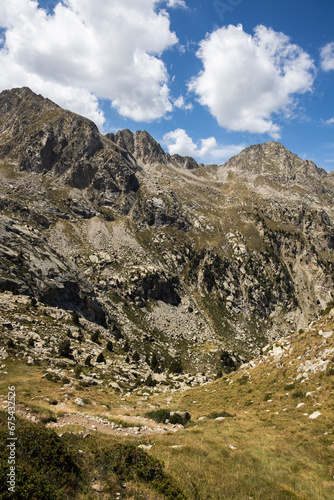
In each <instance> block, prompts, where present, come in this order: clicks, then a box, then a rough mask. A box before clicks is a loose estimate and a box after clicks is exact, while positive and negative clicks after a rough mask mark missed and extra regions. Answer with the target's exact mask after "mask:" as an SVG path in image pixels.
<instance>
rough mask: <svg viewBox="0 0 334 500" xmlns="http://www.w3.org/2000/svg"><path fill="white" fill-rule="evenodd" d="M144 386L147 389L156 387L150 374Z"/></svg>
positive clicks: (155, 382)
mask: <svg viewBox="0 0 334 500" xmlns="http://www.w3.org/2000/svg"><path fill="white" fill-rule="evenodd" d="M144 384H145V385H147V387H155V386H156V385H157V381H156V380H154V378H153V377H152V375H151V374H149V376H148V377H147V379H146V380H145V382H144Z"/></svg>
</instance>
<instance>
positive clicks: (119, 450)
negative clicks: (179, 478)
mask: <svg viewBox="0 0 334 500" xmlns="http://www.w3.org/2000/svg"><path fill="white" fill-rule="evenodd" d="M96 463H97V464H98V465H99V466H100V467H101V468H102V471H103V472H104V474H105V476H106V478H107V482H108V476H109V478H110V473H112V474H116V475H117V476H118V478H119V479H120V480H121V481H122V482H124V481H139V482H143V483H148V484H149V485H150V486H151V487H152V488H154V489H155V490H156V491H158V492H159V493H161V494H162V495H164V497H165V498H166V500H185V499H186V497H185V495H184V494H183V492H182V490H181V488H180V487H179V486H178V485H177V484H176V482H175V481H174V480H173V479H172V478H171V477H169V476H168V475H167V474H166V473H165V472H164V465H163V463H162V462H160V461H159V460H157V459H156V458H153V457H151V456H150V455H148V454H147V453H146V452H145V451H144V450H142V449H140V448H138V447H137V446H135V445H134V444H127V443H124V444H123V443H119V444H116V445H114V446H112V447H107V448H103V449H99V450H96ZM109 481H110V479H109Z"/></svg>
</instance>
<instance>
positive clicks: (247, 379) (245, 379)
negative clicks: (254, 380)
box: [236, 375, 249, 385]
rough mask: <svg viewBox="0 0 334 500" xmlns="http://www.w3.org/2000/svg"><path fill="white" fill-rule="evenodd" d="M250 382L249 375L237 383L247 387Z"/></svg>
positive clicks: (239, 379)
mask: <svg viewBox="0 0 334 500" xmlns="http://www.w3.org/2000/svg"><path fill="white" fill-rule="evenodd" d="M248 381H249V377H248V376H247V375H243V376H242V377H240V378H238V379H237V380H236V382H238V384H240V385H246V384H247V382H248Z"/></svg>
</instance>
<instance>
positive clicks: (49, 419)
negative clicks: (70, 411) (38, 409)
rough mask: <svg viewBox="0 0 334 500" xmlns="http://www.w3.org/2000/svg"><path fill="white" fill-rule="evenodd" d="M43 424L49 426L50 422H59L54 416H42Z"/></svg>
mask: <svg viewBox="0 0 334 500" xmlns="http://www.w3.org/2000/svg"><path fill="white" fill-rule="evenodd" d="M41 422H42V424H48V423H49V422H57V417H55V416H54V415H42V416H41Z"/></svg>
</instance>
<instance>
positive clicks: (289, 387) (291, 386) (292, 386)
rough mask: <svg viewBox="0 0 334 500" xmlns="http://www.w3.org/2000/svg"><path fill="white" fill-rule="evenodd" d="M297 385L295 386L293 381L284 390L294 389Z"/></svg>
mask: <svg viewBox="0 0 334 500" xmlns="http://www.w3.org/2000/svg"><path fill="white" fill-rule="evenodd" d="M295 387H296V386H295V384H293V383H291V384H286V385H285V386H284V390H285V391H292V389H294V388H295Z"/></svg>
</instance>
